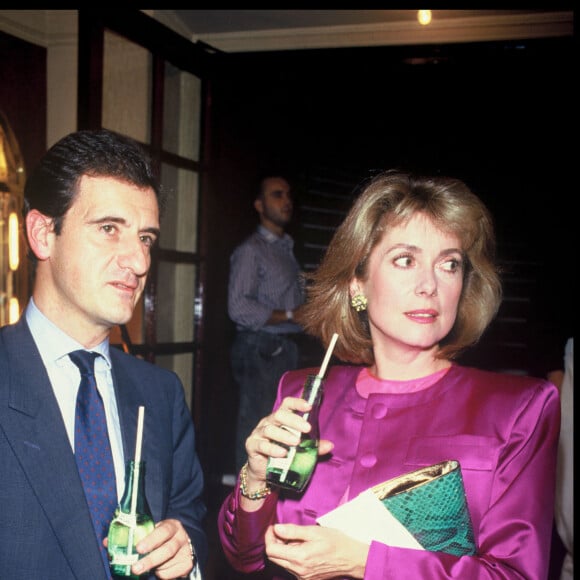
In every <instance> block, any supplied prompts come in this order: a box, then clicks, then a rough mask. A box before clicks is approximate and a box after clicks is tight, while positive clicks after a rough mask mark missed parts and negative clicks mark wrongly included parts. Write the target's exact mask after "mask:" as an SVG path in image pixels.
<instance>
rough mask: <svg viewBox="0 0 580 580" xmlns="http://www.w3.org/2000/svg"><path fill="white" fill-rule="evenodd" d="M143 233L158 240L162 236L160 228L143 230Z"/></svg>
mask: <svg viewBox="0 0 580 580" xmlns="http://www.w3.org/2000/svg"><path fill="white" fill-rule="evenodd" d="M141 233H147V234H153V235H154V236H155V237H156V238H158V237H159V236H160V235H161V230H160V229H159V228H143V229H142V230H141Z"/></svg>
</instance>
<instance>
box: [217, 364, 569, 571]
mask: <svg viewBox="0 0 580 580" xmlns="http://www.w3.org/2000/svg"><path fill="white" fill-rule="evenodd" d="M360 369H361V367H355V366H335V367H332V368H331V369H330V370H329V372H328V376H327V381H326V384H325V390H324V400H323V404H322V407H321V412H320V433H321V438H323V439H330V440H331V441H333V442H334V444H335V447H334V450H333V452H332V454H331V456H330V457H328V458H326V459H322V460H321V461H319V463H318V465H317V467H316V470H315V472H314V475H313V477H312V480H311V482H310V485H309V487H308V488H307V489H306V491H305V492H304V494H303V495H302V497H301V498H299V499H298V500H296V499H290V498H285V497H284V496H283V495H282V494H280V495H279V496H278V494H276V493H273V494H271V495H270V496H268V498H267V500H266V501H265V502H264V505H263V507H262V508H261V509H260V510H258V511H256V512H253V513H249V512H244V511H243V510H242V509H241V508H240V507H239V504H238V498H239V482H238V485H237V486H236V488H235V489H234V491H233V492H232V493H231V494H230V495H229V496H228V497H227V498H226V499H225V501H224V503H223V505H222V507H221V510H220V513H219V516H218V529H219V534H220V539H221V543H222V546H223V549H224V551H225V554H226V557H227V558H228V560H229V562H230V563H231V565H232V566H233V567H234V568H235V569H236V570H239V571H242V572H252V571H256V570H260V569H263V568H264V566H265V565H266V564H267V559H266V557H265V552H264V541H263V536H264V530H265V529H266V527H267V526H268V525H269V524H270V523H273V522H290V523H296V524H304V525H314V524H315V523H316V518H317V517H318V516H321V515H323V514H325V513H326V512H328V511H330V510H332V509H333V508H335V507H336V506H337V505H338V504H339V502H340V500H341V498H342V497H343V494H344V493H345V490H346V489H347V488H349V499H351V498H354V497H356V496H357V495H358V494H359V493H360V492H362V491H364V490H365V489H367V488H368V487H370V486H373V485H375V484H378V483H380V482H382V481H385V480H387V479H390V478H392V477H395V476H398V475H401V474H403V473H405V472H408V471H412V470H415V469H418V468H419V467H424V466H427V465H431V464H434V463H438V462H440V461H443V460H447V459H455V460H457V461H459V463H460V464H461V469H462V474H463V480H464V484H465V489H466V494H467V502H468V506H469V511H470V513H471V518H472V522H473V527H474V533H475V541H476V545H477V548H478V553H477V555H476V556H462V557H457V556H453V555H450V554H444V553H440V552H430V551H422V550H413V549H407V548H395V547H391V546H387V545H385V544H381V543H379V542H373V543H372V545H371V549H370V552H369V557H368V560H367V566H366V571H365V576H364V577H365V579H366V580H379V579H387V578H389V579H399V578H414V579H416V578H421V579H426V578H462V579H467V578H469V579H472V578H477V579H478V580H481V579H485V578H502V579H506V578H518V579H525V580H545V578H547V574H548V565H549V557H550V542H551V533H552V525H553V513H554V489H555V477H556V457H557V443H558V435H559V430H560V402H559V396H558V391H557V389H556V387H555V386H554V385H552V384H551V383H549V382H547V381H544V380H541V379H534V378H530V377H522V376H516V375H507V374H498V373H491V372H487V371H481V370H477V369H473V368H467V367H461V366H453V367H452V368H451V369H450V370H449V371H448V372H447V373H446V375H445V376H444V377H443V378H442V379H441V380H440V381H439V382H437V383H435V384H434V385H433V386H431V387H429V388H428V389H425V390H423V391H419V392H416V393H410V394H372V395H370V397H369V398H368V400H367V399H364V398H362V397H360V396H359V395H358V393H357V391H356V387H355V382H356V378H357V375H358V373H359V371H360ZM308 373H311V374H315V373H316V369H301V370H298V371H291V372H287V373H286V374H285V375H284V376H283V377H282V379H281V381H280V385H279V389H278V396H277V399H276V403H275V406H276V407H277V406H278V405H280V403H281V401H282V399H283V398H284V397H285V396H287V395H292V396H300V393H301V390H302V384H303V382H304V379H305V377H306V375H307V374H308ZM269 566H271V564H269ZM283 577H284V575H283V574H282V573H277V572H276V571H274V572H272V578H283Z"/></svg>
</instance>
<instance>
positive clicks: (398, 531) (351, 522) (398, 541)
mask: <svg viewBox="0 0 580 580" xmlns="http://www.w3.org/2000/svg"><path fill="white" fill-rule="evenodd" d="M316 521H317V522H318V523H319V524H320V525H321V526H325V527H327V528H335V529H337V530H340V531H342V532H344V533H345V534H347V535H348V536H350V537H351V538H354V539H355V540H359V541H361V542H364V543H365V544H370V543H371V542H372V541H373V540H375V541H378V542H381V543H383V544H387V545H389V546H394V547H397V548H414V549H416V550H423V547H422V546H421V544H419V542H417V540H416V539H415V538H414V537H413V536H412V535H411V533H410V532H409V531H408V530H407V528H405V526H403V524H401V522H399V520H398V519H397V518H396V517H395V516H394V515H393V514H392V513H391V512H390V511H389V510H388V509H387V507H386V506H385V505H384V504H383V503H382V502H381V500H379V498H377V496H376V495H375V494H374V493H373V491H372V490H371V489H367V490H366V491H363V492H362V493H361V494H359V495H358V496H357V497H355V498H354V499H352V500H350V501H349V502H347V503H344V504H342V505H340V506H338V507H337V508H336V509H333V510H332V511H330V512H328V513H327V514H325V515H323V516H321V517H319V518H318V519H317V520H316Z"/></svg>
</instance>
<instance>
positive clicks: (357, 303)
mask: <svg viewBox="0 0 580 580" xmlns="http://www.w3.org/2000/svg"><path fill="white" fill-rule="evenodd" d="M350 303H351V305H352V307H353V308H354V309H355V310H356V311H357V312H362V311H363V310H366V309H367V304H368V303H369V301H368V299H367V297H366V296H365V295H364V294H361V293H360V292H359V293H358V294H355V295H354V296H353V297H352V298H351V299H350Z"/></svg>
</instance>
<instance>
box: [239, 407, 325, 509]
mask: <svg viewBox="0 0 580 580" xmlns="http://www.w3.org/2000/svg"><path fill="white" fill-rule="evenodd" d="M310 409H311V405H309V404H308V402H307V401H305V400H304V399H302V398H300V397H286V398H285V399H284V400H283V401H282V404H281V405H280V407H278V409H276V411H274V412H273V413H272V414H271V415H268V416H267V417H264V418H263V419H261V420H260V422H259V423H258V425H257V426H256V428H255V429H254V430H253V431H252V433H250V436H249V437H248V438H247V439H246V452H247V453H248V467H247V470H246V485H247V490H248V492H250V493H251V492H254V491H256V490H258V489H261V488H263V487H264V486H265V485H266V467H267V465H268V458H269V457H285V456H286V454H287V453H288V450H287V449H286V447H290V446H292V445H298V443H300V438H301V435H302V433H307V432H308V431H310V428H311V427H310V423H308V421H306V420H305V419H303V418H302V417H301V416H300V414H298V413H304V412H306V411H310ZM333 447H334V445H333V443H332V442H330V441H328V440H324V439H322V440H320V442H319V447H318V454H319V455H324V454H326V453H329V452H330V451H331V450H332V448H333ZM261 504H262V502H261V501H260V502H258V501H253V500H248V501H244V502H243V507H244V509H247V508H251V509H252V510H254V509H258V507H260V505H261Z"/></svg>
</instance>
